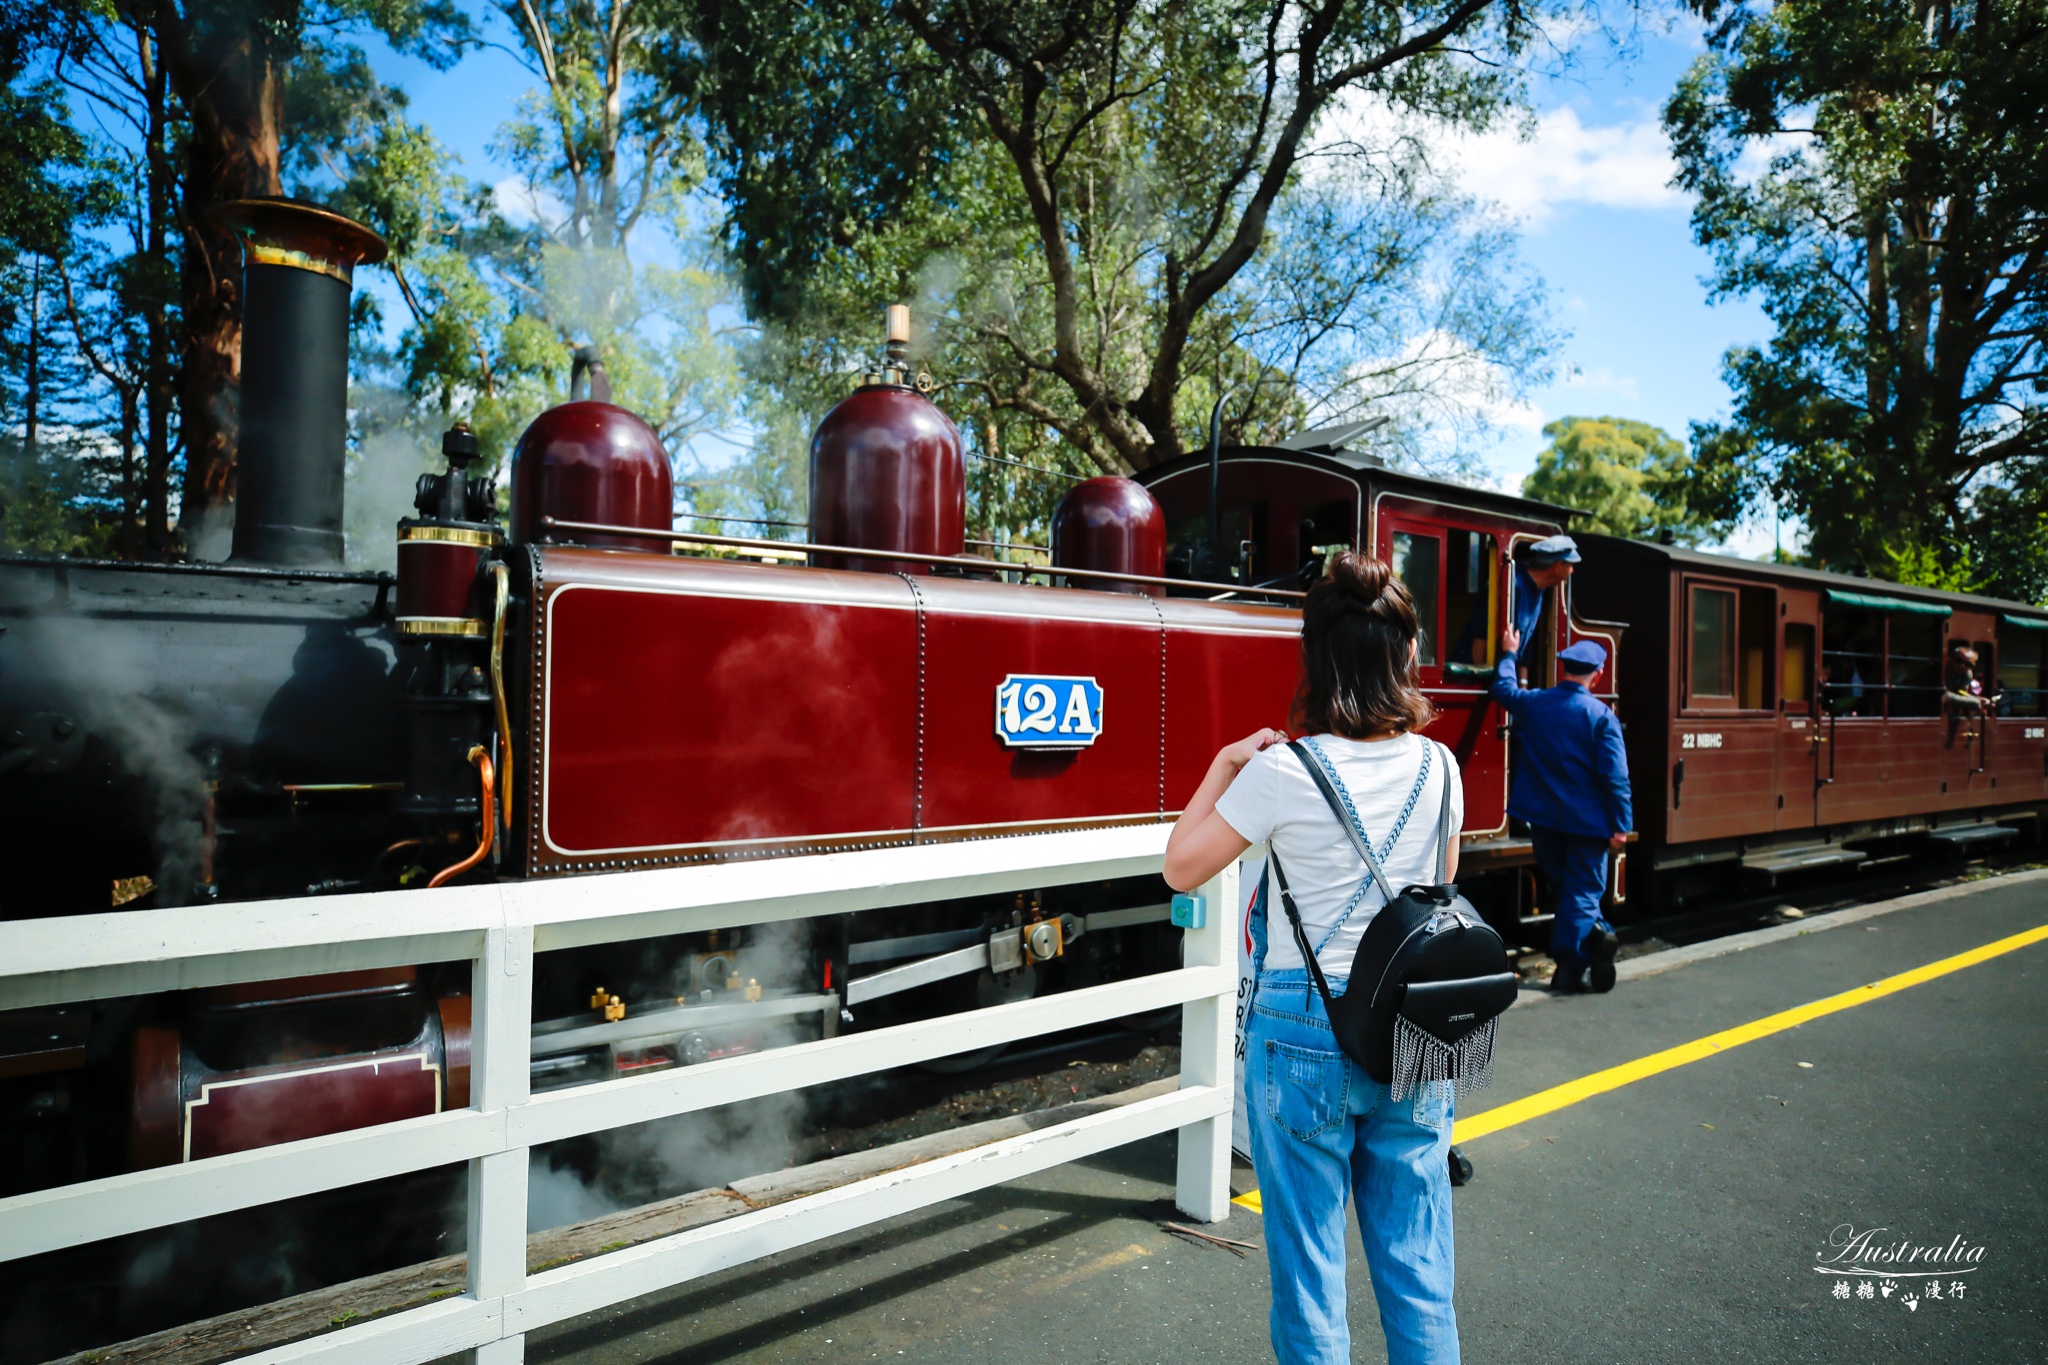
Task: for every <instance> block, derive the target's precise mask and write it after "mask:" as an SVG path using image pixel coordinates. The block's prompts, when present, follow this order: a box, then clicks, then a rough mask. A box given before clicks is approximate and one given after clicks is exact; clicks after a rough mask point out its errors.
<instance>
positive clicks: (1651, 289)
mask: <svg viewBox="0 0 2048 1365" xmlns="http://www.w3.org/2000/svg"><path fill="white" fill-rule="evenodd" d="M1697 34H1698V29H1697V26H1696V25H1694V24H1692V23H1691V22H1690V21H1687V20H1679V21H1677V22H1676V23H1675V24H1674V26H1673V27H1672V29H1671V31H1670V32H1668V33H1656V32H1645V33H1642V34H1639V35H1637V37H1636V39H1635V41H1634V42H1633V43H1632V44H1631V47H1630V49H1629V50H1628V51H1626V52H1623V53H1617V52H1615V51H1614V50H1613V49H1612V48H1611V47H1610V45H1609V44H1607V43H1606V42H1605V41H1604V40H1602V39H1600V38H1598V37H1597V36H1588V37H1586V38H1584V39H1583V40H1581V41H1580V42H1578V43H1577V44H1576V45H1575V47H1574V48H1573V51H1572V55H1571V61H1570V63H1569V70H1568V72H1567V74H1562V75H1550V76H1545V77H1543V78H1540V79H1539V80H1538V81H1537V82H1536V83H1535V85H1534V88H1533V94H1534V107H1535V113H1536V127H1535V133H1534V136H1533V137H1531V138H1529V139H1527V140H1522V139H1519V138H1518V137H1517V136H1515V134H1514V133H1513V132H1511V131H1508V130H1502V131H1500V132H1497V133H1494V134H1489V135H1487V136H1485V137H1482V138H1478V139H1469V140H1465V141H1463V142H1460V143H1456V144H1447V145H1446V146H1445V147H1444V148H1443V151H1444V153H1445V154H1446V156H1448V157H1449V158H1451V159H1452V160H1453V161H1454V163H1455V164H1456V165H1457V167H1458V169H1459V174H1460V177H1461V179H1462V181H1463V183H1464V185H1465V187H1466V188H1467V189H1468V190H1469V191H1471V192H1472V193H1473V194H1475V195H1478V196H1480V197H1482V198H1485V199H1487V200H1490V201H1492V202H1493V203H1495V204H1497V205H1498V206H1499V208H1500V210H1501V211H1502V212H1503V213H1505V214H1506V215H1507V216H1509V217H1510V218H1511V219H1512V220H1513V221H1514V222H1516V223H1517V225H1518V227H1519V230H1520V233H1521V239H1520V255H1521V257H1522V259H1523V260H1524V261H1525V262H1526V263H1527V264H1528V265H1529V266H1530V267H1531V268H1533V269H1534V270H1535V271H1536V272H1537V273H1539V274H1540V275H1541V276H1542V277H1543V279H1544V281H1545V282H1546V284H1547V285H1548V286H1549V289H1550V291H1551V297H1552V300H1553V304H1554V308H1555V318H1556V320H1557V321H1558V322H1559V323H1560V324H1561V325H1562V326H1563V327H1564V328H1565V329H1567V330H1568V331H1569V333H1570V336H1569V339H1568V340H1567V341H1566V342H1565V344H1564V347H1563V350H1562V353H1561V354H1560V356H1559V360H1560V365H1559V373H1558V377H1557V378H1556V379H1555V380H1554V381H1553V382H1551V383H1549V384H1547V385H1544V386H1543V387H1541V388H1538V389H1536V390H1535V391H1534V392H1532V393H1531V394H1529V395H1528V401H1527V402H1525V403H1522V404H1516V405H1512V406H1509V405H1502V406H1500V407H1497V408H1495V409H1494V410H1493V411H1492V414H1491V415H1492V417H1493V418H1494V420H1495V422H1496V424H1497V427H1496V431H1495V433H1494V435H1493V437H1492V438H1491V441H1490V443H1489V444H1488V445H1487V446H1486V447H1485V448H1484V457H1485V459H1486V461H1487V464H1488V466H1489V469H1490V471H1491V473H1492V475H1493V479H1494V481H1495V482H1497V483H1499V484H1500V485H1502V486H1505V487H1510V488H1518V487H1519V485H1520V483H1521V480H1522V477H1523V476H1524V475H1526V474H1527V473H1528V472H1529V470H1530V469H1531V468H1532V467H1533V466H1534V463H1535V458H1536V455H1537V452H1538V451H1540V450H1541V449H1542V448H1543V446H1544V444H1545V442H1544V439H1543V437H1542V434H1541V428H1542V426H1543V424H1544V423H1545V422H1548V421H1552V420H1555V419H1556V418H1559V417H1563V416H1568V415H1575V416H1615V417H1631V418H1636V419H1638V420H1641V421H1645V422H1650V423H1652V424H1654V425H1656V426H1659V427H1662V428H1664V429H1665V430H1666V431H1669V432H1671V433H1672V434H1673V435H1675V436H1679V437H1681V438H1682V437H1683V436H1684V434H1685V431H1686V427H1687V424H1688V423H1689V422H1692V421H1701V420H1712V419H1715V418H1718V417H1721V416H1724V415H1725V414H1726V412H1727V408H1728V398H1729V395H1728V390H1727V388H1726V386H1725V385H1724V384H1723V383H1722V381H1721V375H1720V360H1721V355H1722V353H1723V352H1724V351H1726V350H1727V349H1728V347H1730V346H1733V345H1738V344H1744V343H1754V342H1761V341H1764V340H1765V339H1767V338H1768V337H1769V335H1770V327H1769V323H1768V321H1767V320H1766V319H1765V317H1764V316H1763V314H1762V312H1761V311H1760V310H1759V309H1758V308H1757V307H1756V306H1755V305H1754V304H1753V303H1752V302H1750V301H1748V300H1742V299H1738V300H1730V301H1724V302H1721V303H1710V302H1709V301H1708V297H1707V290H1706V286H1705V285H1704V284H1703V283H1702V278H1703V277H1704V276H1705V275H1706V274H1707V272H1708V269H1709V266H1710V262H1709V260H1708V258H1707V255H1706V253H1705V252H1704V251H1702V250H1701V249H1700V248H1699V247H1697V246H1695V245H1694V244H1693V241H1692V236H1691V231H1690V228H1689V225H1688V212H1689V204H1688V201H1687V200H1686V199H1685V197H1684V196H1683V195H1681V194H1679V193H1678V192H1677V191H1675V190H1673V189H1671V188H1670V187H1669V184H1668V183H1667V182H1668V181H1669V179H1670V177H1671V172H1672V166H1671V162H1670V159H1669V149H1668V146H1667V144H1666V142H1665V139H1664V135H1663V132H1662V130H1661V128H1660V127H1659V124H1658V110H1659V108H1660V107H1661V105H1662V103H1663V101H1664V99H1665V97H1666V96H1667V95H1668V94H1669V93H1670V91H1671V89H1672V87H1673V85H1674V84H1675V83H1676V81H1677V79H1678V77H1679V75H1680V73H1682V72H1683V71H1684V70H1685V68H1686V66H1687V65H1688V64H1689V63H1690V62H1691V61H1692V60H1693V59H1694V58H1695V57H1696V56H1697V55H1698V53H1699V51H1700V47H1699V43H1698V37H1697ZM373 59H374V61H375V63H376V65H377V66H378V68H379V70H380V72H381V73H382V74H383V75H384V76H385V77H386V79H389V80H392V81H394V82H396V83H397V84H399V85H401V86H402V87H403V88H405V89H406V90H407V91H408V92H409V93H410V94H411V97H412V108H413V112H414V115H415V117H417V118H419V119H421V120H422V121H424V122H426V123H427V124H429V125H430V126H431V127H432V128H433V130H434V132H435V134H436V135H437V136H438V137H439V138H440V139H441V141H442V142H443V144H444V145H446V146H447V147H448V148H449V149H450V150H452V151H454V152H455V153H457V154H458V155H459V156H460V157H461V158H462V164H463V170H464V171H465V173H467V174H468V175H470V176H472V177H474V178H476V179H479V180H485V181H488V182H491V183H501V182H504V181H505V180H506V179H507V177H509V175H510V168H509V167H508V166H506V165H505V164H504V163H502V162H500V161H499V160H498V159H497V158H495V157H493V156H492V155H491V154H490V151H489V144H490V142H491V141H492V139H493V137H494V136H495V134H496V132H497V129H498V128H499V126H500V125H501V124H503V123H504V122H505V121H506V120H507V119H508V118H510V117H511V115H512V113H513V111H514V107H515V105H516V102H517V101H518V99H519V98H520V96H521V94H522V93H523V92H524V91H525V90H527V89H529V88H530V87H531V85H532V80H531V77H530V76H529V75H528V73H527V72H526V71H525V69H524V68H523V67H521V66H520V65H519V64H518V62H517V61H516V60H515V59H513V58H512V57H511V56H510V55H508V54H507V53H505V52H504V51H502V50H498V49H485V50H483V51H481V52H477V53H473V54H471V55H470V56H469V57H467V58H466V59H465V60H464V61H463V62H462V64H461V65H460V66H458V67H457V68H456V69H455V70H454V71H453V72H449V73H446V74H443V73H437V72H435V71H433V70H432V69H431V68H429V67H427V66H426V65H424V64H423V63H420V62H416V61H410V60H407V59H404V58H400V57H396V56H394V55H392V54H390V53H389V52H382V53H376V54H374V58H373ZM1771 536H1772V528H1771V526H1770V524H1769V522H1768V519H1767V518H1766V519H1765V520H1764V522H1763V523H1762V524H1761V525H1758V526H1752V527H1747V528H1744V529H1743V530H1741V531H1739V532H1738V533H1737V535H1736V536H1735V537H1734V539H1733V541H1732V543H1731V546H1730V548H1731V549H1736V550H1738V551H1739V552H1742V553H1746V554H1757V553H1761V552H1762V551H1764V550H1766V549H1768V548H1769V546H1770V543H1771Z"/></svg>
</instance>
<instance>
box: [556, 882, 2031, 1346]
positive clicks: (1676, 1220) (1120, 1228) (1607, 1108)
mask: <svg viewBox="0 0 2048 1365" xmlns="http://www.w3.org/2000/svg"><path fill="white" fill-rule="evenodd" d="M2044 926H2048V872H2029V873H2018V874H2012V875H2008V876H2003V877H1997V878H1991V879H1987V880H1984V881H1981V882H1975V883H1970V884H1966V885H1962V886H1956V887H1950V888H1945V889H1943V890H1940V891H1936V892H1931V893H1925V894H1922V895H1917V896H1910V897H1907V898H1905V899H1903V900H1900V901H1894V902H1888V903H1884V904H1880V905H1876V906H1868V907H1861V908H1858V909H1853V910H1847V911H1842V912H1838V913H1835V914H1830V915H1823V916H1817V917H1815V918H1813V919H1810V920H1807V921H1805V922H1803V923H1799V924H1794V925H1787V926H1783V927H1781V928H1778V929H1772V930H1766V931H1762V932H1761V933H1757V934H1751V935H1743V936H1739V937H1737V938H1735V939H1723V940H1717V941H1714V942H1711V943H1707V944H1702V945H1699V946H1697V947H1694V948H1690V949H1681V950H1676V951H1673V952H1669V953H1659V954H1652V955H1648V956H1645V957H1641V958H1636V959H1633V960H1631V961H1629V962H1627V963H1624V964H1623V970H1622V980H1621V982H1620V984H1619V985H1618V986H1617V987H1616V989H1615V990H1614V992H1613V993H1612V994H1610V995H1605V996H1578V997H1569V998H1553V997H1550V996H1549V995H1547V994H1546V993H1544V992H1541V991H1531V992H1525V994H1524V998H1523V1000H1522V1002H1521V1003H1520V1004H1518V1005H1517V1007H1516V1008H1515V1009H1514V1010H1513V1011H1511V1012H1510V1014H1509V1016H1508V1017H1507V1019H1506V1020H1504V1022H1503V1027H1502V1032H1501V1044H1500V1053H1499V1059H1498V1079H1497V1081H1496V1083H1495V1085H1494V1086H1493V1088H1492V1089H1491V1090H1489V1091H1485V1092H1481V1093H1480V1094H1479V1095H1477V1096H1473V1097H1470V1098H1469V1099H1468V1101H1467V1102H1466V1104H1465V1106H1464V1108H1465V1113H1464V1114H1463V1115H1462V1116H1461V1118H1460V1131H1459V1141H1460V1144H1461V1146H1462V1147H1463V1149H1464V1150H1465V1151H1466V1152H1467V1153H1468V1154H1469V1155H1470V1157H1471V1159H1472V1160H1473V1162H1474V1163H1475V1166H1476V1168H1477V1169H1476V1175H1475V1178H1474V1180H1473V1182H1472V1183H1471V1184H1469V1185H1467V1186H1465V1187H1464V1188H1462V1189H1460V1190H1458V1191H1457V1192H1456V1196H1455V1197H1456V1208H1457V1222H1458V1256H1459V1272H1460V1273H1459V1277H1458V1306H1459V1315H1460V1322H1461V1332H1462V1337H1463V1342H1464V1351H1465V1358H1466V1359H1467V1360H1471V1361H1475V1362H1479V1361H1483V1362H1520V1361H1529V1362H1536V1361H1544V1362H1548V1361H1557V1360H1584V1361H1615V1362H1628V1363H1629V1365H1635V1363H1636V1362H1691V1361H1716V1362H1721V1361H1756V1362H1772V1363H1773V1365H1776V1363H1778V1362H1809V1361H1811V1362H1835V1361H1855V1362H1866V1361H1880V1360H1913V1361H1915V1362H1921V1363H1923V1365H1930V1363H1932V1362H1950V1361H1957V1362H1961V1361H1985V1362H2011V1361H2021V1360H2041V1359H2048V1327H2044V1325H2043V1324H2044V1322H2048V1319H2044V1317H2043V1315H2042V1313H2041V1304H2042V1302H2043V1301H2044V1291H2048V1249H2044V1246H2043V1242H2042V1238H2041V1235H2040V1234H2041V1227H2040V1223H2041V1219H2042V1217H2043V1215H2044V1213H2048V1125H2044V1124H2043V1122H2042V1118H2043V1103H2044V1097H2048V932H2033V931H2043V930H2044ZM1174 1171H1175V1165H1174V1151H1173V1138H1172V1137H1171V1136H1170V1135H1169V1136H1165V1137H1160V1138H1155V1139H1150V1140H1147V1141H1144V1142H1140V1143H1136V1144H1133V1145H1131V1146H1128V1147H1123V1148H1119V1149H1116V1150H1113V1151H1111V1152H1108V1153H1105V1154H1103V1155H1101V1156H1098V1157H1095V1158H1091V1159H1088V1160H1085V1161H1081V1162H1078V1163H1075V1164H1072V1165H1066V1166H1059V1167H1055V1168H1053V1169H1051V1170H1049V1171H1046V1172H1044V1173H1042V1174H1040V1175H1037V1176H1033V1177H1031V1178H1028V1179H1025V1180H1020V1181H1016V1182H1013V1183H1011V1184H1007V1185H1002V1186H999V1187H995V1188H991V1189H988V1190H985V1191H983V1192H981V1193H979V1194H976V1195H972V1196H970V1197H967V1198H963V1199H959V1200H955V1201H952V1202H949V1203H945V1204H940V1205H937V1206H934V1207H931V1208H928V1209H925V1210H922V1211H920V1212H918V1213H915V1214H910V1215H906V1216H904V1217H901V1218H898V1219H895V1220H893V1221H891V1222H888V1223H884V1224H879V1225H876V1226H873V1227H869V1228H866V1229H863V1230H862V1231H860V1232H859V1233H857V1234H852V1235H849V1236H846V1237H842V1238H839V1239H836V1240H833V1241H830V1242H824V1243H820V1244H817V1245H814V1246H812V1247H810V1248H808V1249H806V1250H804V1251H801V1252H796V1253H789V1254H785V1255H782V1256H778V1257H775V1258H772V1259H769V1260H765V1261H759V1262H755V1263H752V1264H750V1265H747V1266H745V1267H742V1268H740V1269H737V1270H733V1271H729V1272H725V1273H723V1274H720V1275H717V1276H715V1277H712V1278H709V1279H706V1280H701V1281H697V1282H695V1283H692V1284H690V1285H688V1286H686V1287H684V1288H681V1289H678V1290H674V1291H670V1292H668V1293H664V1294H659V1295H655V1296H651V1297H649V1298H646V1299H642V1300H638V1301H635V1302H632V1303H629V1304H626V1305H623V1306H621V1307H619V1308H617V1309H613V1310H607V1311H605V1312H602V1313H599V1314H594V1315H592V1316H590V1317H587V1318H583V1319H579V1320H573V1321H569V1322H565V1323H562V1324H560V1325H558V1326H556V1327H553V1328H550V1329H547V1330H544V1331H542V1332H539V1333H536V1334H534V1335H533V1336H531V1337H530V1338H529V1339H528V1343H527V1347H528V1359H529V1360H532V1361H535V1362H554V1363H555V1365H656V1363H657V1362H659V1363H660V1365H685V1363H686V1362H687V1363H690V1365H695V1363H696V1362H707V1363H708V1362H762V1363H764V1365H765V1363H766V1362H778V1363H779V1362H795V1361H864V1360H885V1361H902V1362H906V1363H912V1365H914V1363H915V1362H926V1363H927V1365H958V1362H963V1361H985V1362H1008V1361H1018V1362H1061V1363H1062V1365H1066V1363H1073V1365H1079V1363H1081V1362H1102V1363H1103V1365H1138V1363H1139V1362H1154V1361H1157V1362H1187V1361H1217V1362H1223V1361H1231V1362H1235V1361H1252V1360H1258V1359H1262V1358H1263V1359H1270V1358H1271V1357H1270V1354H1269V1353H1268V1351H1267V1347H1266V1332H1265V1311H1266V1267H1265V1260H1264V1254H1263V1252H1262V1251H1258V1250H1254V1251H1253V1252H1252V1253H1251V1254H1250V1255H1249V1256H1248V1257H1245V1258H1243V1259H1240V1258H1239V1257H1238V1256H1237V1255H1235V1254H1233V1253H1232V1252H1231V1251H1229V1250H1228V1249H1227V1248H1224V1247H1221V1246H1217V1245H1213V1244H1210V1243H1206V1242H1197V1241H1194V1240H1191V1239H1188V1238H1185V1237H1183V1236H1180V1235H1177V1234H1176V1233H1174V1232H1172V1231H1170V1230H1167V1229H1166V1228H1164V1227H1163V1226H1162V1224H1164V1223H1166V1222H1169V1221H1173V1220H1176V1219H1178V1217H1179V1215H1177V1214H1176V1213H1175V1212H1174V1210H1173V1204H1172V1196H1173V1190H1174ZM1233 1191H1234V1192H1235V1193H1236V1194H1237V1195H1238V1196H1239V1197H1238V1199H1237V1201H1236V1203H1235V1204H1234V1205H1233V1208H1232V1211H1231V1217H1230V1218H1229V1220H1228V1221H1227V1222H1225V1223H1221V1224H1213V1225H1210V1226H1209V1227H1208V1228H1207V1229H1206V1230H1207V1231H1209V1232H1212V1233H1215V1234H1217V1235H1219V1236H1221V1237H1226V1238H1231V1239H1236V1240H1239V1241H1243V1242H1248V1243H1254V1244H1257V1243H1260V1242H1261V1241H1262V1234H1263V1229H1262V1227H1261V1220H1260V1216H1259V1214H1258V1213H1257V1212H1256V1208H1257V1205H1258V1198H1257V1192H1256V1180H1255V1178H1254V1176H1253V1173H1252V1172H1251V1171H1250V1170H1249V1169H1248V1168H1246V1167H1243V1166H1241V1165H1240V1166H1239V1167H1238V1168H1237V1169H1236V1171H1235V1173H1234V1178H1233ZM1866 1232H1868V1233H1870V1234H1871V1235H1870V1237H1869V1238H1868V1239H1867V1240H1864V1241H1862V1242H1861V1243H1857V1244H1855V1245H1847V1244H1850V1243H1855V1239H1856V1236H1857V1234H1862V1233H1866ZM1355 1236H1356V1234H1355V1229H1354V1233H1353V1237H1354V1241H1353V1248H1352V1255H1353V1261H1352V1275H1351V1295H1352V1300H1351V1302H1352V1321H1353V1325H1354V1336H1355V1348H1354V1359H1356V1360H1359V1361H1374V1360H1383V1359H1384V1352H1383V1348H1382V1346H1381V1343H1380V1338H1379V1333H1378V1326H1377V1322H1376V1319H1375V1313H1374V1310H1373V1307H1372V1291H1371V1288H1370V1285H1369V1283H1368V1281H1367V1278H1366V1275H1365V1270H1364V1265H1363V1262H1362V1260H1361V1259H1360V1258H1359V1253H1358V1251H1357V1247H1356V1241H1355ZM1900 1243H1906V1244H1909V1245H1911V1246H1917V1247H1921V1248H1935V1249H1938V1250H1939V1252H1940V1253H1941V1255H1940V1258H1939V1259H1938V1260H1927V1259H1921V1260H1918V1261H1912V1262H1891V1261H1884V1260H1882V1259H1879V1257H1881V1256H1882V1255H1883V1254H1884V1253H1885V1252H1886V1251H1889V1250H1890V1249H1892V1248H1894V1247H1896V1246H1897V1245H1898V1244H1900ZM1928 1266H1934V1267H1935V1268H1936V1269H1937V1270H1938V1272H1939V1273H1936V1274H1928V1273H1925V1268H1926V1267H1928ZM1859 1271H1873V1272H1889V1273H1870V1274H1862V1273H1856V1272H1859Z"/></svg>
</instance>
